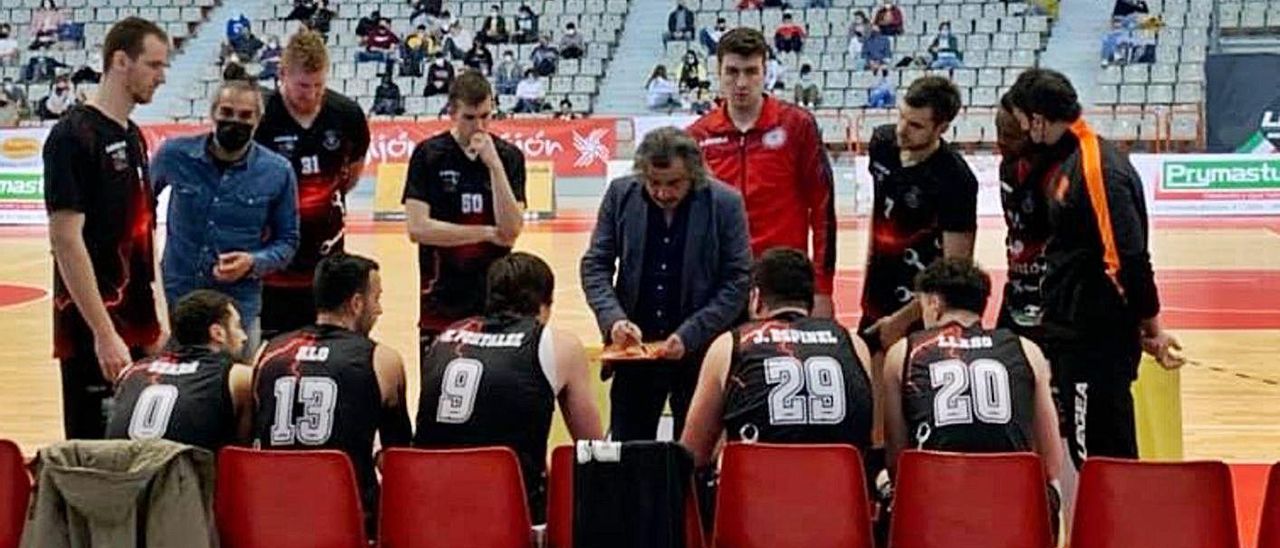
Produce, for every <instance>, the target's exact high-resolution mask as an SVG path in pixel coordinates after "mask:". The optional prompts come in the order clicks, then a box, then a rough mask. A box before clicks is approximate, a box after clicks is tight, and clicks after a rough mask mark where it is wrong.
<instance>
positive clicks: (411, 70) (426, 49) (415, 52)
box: [400, 25, 440, 76]
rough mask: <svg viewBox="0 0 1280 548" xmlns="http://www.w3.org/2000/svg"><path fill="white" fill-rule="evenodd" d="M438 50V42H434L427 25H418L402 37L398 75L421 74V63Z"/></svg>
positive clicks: (434, 38)
mask: <svg viewBox="0 0 1280 548" xmlns="http://www.w3.org/2000/svg"><path fill="white" fill-rule="evenodd" d="M439 50H440V44H439V43H438V42H436V37H435V36H432V35H431V33H430V32H427V26H426V25H418V28H417V30H415V31H414V32H413V33H412V34H410V35H408V36H406V37H405V38H404V49H403V55H402V56H401V59H400V75H401V76H422V64H423V63H425V62H426V60H427V58H428V57H430V56H432V55H435V53H436V52H437V51H439Z"/></svg>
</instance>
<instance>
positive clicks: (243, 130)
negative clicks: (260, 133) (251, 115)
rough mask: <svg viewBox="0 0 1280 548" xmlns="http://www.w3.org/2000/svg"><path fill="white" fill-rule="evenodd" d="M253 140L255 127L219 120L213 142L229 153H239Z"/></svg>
mask: <svg viewBox="0 0 1280 548" xmlns="http://www.w3.org/2000/svg"><path fill="white" fill-rule="evenodd" d="M252 138H253V126H252V125H249V124H246V123H244V122H239V121H236V120H218V125H217V128H216V129H215V130H214V133H213V140H214V141H215V142H217V143H218V146H219V147H222V149H223V150H225V151H227V152H237V151H239V150H242V149H243V148H244V146H245V145H247V144H249V139H252Z"/></svg>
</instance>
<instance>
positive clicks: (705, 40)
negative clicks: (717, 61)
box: [698, 17, 729, 55]
mask: <svg viewBox="0 0 1280 548" xmlns="http://www.w3.org/2000/svg"><path fill="white" fill-rule="evenodd" d="M726 32H729V23H728V21H725V19H724V18H723V17H718V18H716V26H715V27H712V28H706V27H703V29H702V31H700V32H699V33H698V41H699V42H701V43H702V47H704V48H707V55H715V54H716V48H718V47H720V37H721V36H724V33H726Z"/></svg>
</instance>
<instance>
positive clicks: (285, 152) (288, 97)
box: [254, 30, 369, 340]
mask: <svg viewBox="0 0 1280 548" xmlns="http://www.w3.org/2000/svg"><path fill="white" fill-rule="evenodd" d="M328 73H329V52H328V50H327V49H326V48H325V45H324V36H322V35H321V34H319V33H317V32H315V31H310V30H304V31H301V32H299V33H297V34H295V35H293V37H291V38H290V39H289V43H288V44H287V45H286V46H285V49H284V53H283V54H282V55H281V57H280V91H279V93H276V94H273V95H272V96H270V97H268V98H267V100H266V107H265V109H264V111H263V113H262V120H261V122H260V123H259V125H258V131H257V132H256V133H255V134H254V140H256V141H257V142H258V143H259V144H261V145H263V146H265V147H267V148H269V149H271V150H272V151H274V152H277V153H279V154H280V155H282V156H284V157H285V158H287V159H289V161H290V163H291V164H292V165H293V170H294V172H295V174H296V175H297V179H298V222H299V232H300V236H301V240H300V241H299V242H298V249H297V252H296V253H295V254H294V256H293V261H292V262H290V263H289V266H287V267H285V268H284V269H283V270H279V271H276V272H273V273H271V274H269V275H267V276H266V277H265V278H264V280H263V288H262V311H261V323H262V338H263V339H264V340H265V339H268V338H270V337H272V336H274V335H277V334H279V333H283V332H285V331H290V330H293V329H297V328H299V327H302V326H304V325H309V324H310V323H311V322H312V321H313V320H314V319H315V307H314V305H313V302H312V288H311V282H312V273H313V272H314V271H315V268H316V264H317V263H318V262H319V261H320V259H322V258H323V257H324V256H326V255H328V254H330V253H337V252H341V251H342V250H343V243H344V235H345V233H346V232H345V220H344V217H345V215H346V196H347V193H348V192H350V191H351V189H352V188H354V187H355V185H356V182H357V181H359V180H360V172H361V170H362V169H363V167H364V156H365V152H367V151H368V149H369V125H368V122H367V121H366V120H365V116H364V112H363V111H362V110H361V109H360V105H359V104H357V103H356V102H355V101H352V100H351V99H349V98H347V97H346V96H344V95H342V94H340V93H338V92H336V91H333V90H330V89H328V88H327V87H326V82H327V80H328Z"/></svg>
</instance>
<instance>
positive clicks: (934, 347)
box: [882, 259, 1063, 479]
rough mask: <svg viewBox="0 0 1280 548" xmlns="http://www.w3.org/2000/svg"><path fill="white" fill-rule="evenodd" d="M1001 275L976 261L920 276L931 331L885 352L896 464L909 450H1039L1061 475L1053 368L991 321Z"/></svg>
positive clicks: (889, 436) (889, 444)
mask: <svg viewBox="0 0 1280 548" xmlns="http://www.w3.org/2000/svg"><path fill="white" fill-rule="evenodd" d="M990 293H991V279H990V278H988V277H987V274H986V273H985V272H983V271H982V270H981V269H979V268H978V267H977V266H976V265H974V264H973V262H972V261H970V260H968V259H943V260H940V261H938V262H936V263H934V264H932V265H930V266H929V268H927V269H925V270H924V272H922V273H921V274H920V275H919V276H918V277H917V282H916V300H917V301H918V302H920V305H921V311H922V318H923V319H924V322H925V326H926V329H925V330H924V331H919V332H916V333H912V334H911V335H909V336H908V337H907V338H906V339H905V340H902V341H899V342H898V343H897V344H895V345H894V346H893V347H892V348H890V349H889V352H888V354H887V356H886V357H885V370H884V389H883V390H882V393H883V394H884V400H885V411H886V424H885V431H886V449H887V450H888V456H889V461H888V462H889V468H890V470H893V469H894V465H895V464H896V458H897V455H898V453H899V452H901V451H902V450H903V449H906V448H918V449H932V450H939V451H952V452H960V453H991V452H1015V451H1034V452H1036V453H1038V454H1039V455H1040V458H1041V459H1042V460H1043V462H1044V468H1045V475H1046V476H1047V477H1048V478H1050V479H1054V478H1056V477H1057V476H1058V473H1059V470H1060V468H1061V466H1062V460H1063V450H1062V441H1061V439H1060V438H1059V437H1058V420H1057V411H1055V409H1054V406H1053V397H1052V395H1051V394H1050V390H1049V386H1050V378H1049V365H1048V362H1047V361H1046V360H1045V358H1044V355H1043V354H1041V352H1040V348H1039V347H1037V346H1036V345H1035V343H1033V342H1031V341H1029V340H1027V339H1025V338H1022V337H1019V336H1018V335H1016V334H1014V333H1013V332H1012V331H1010V330H1008V329H1003V328H998V329H986V328H983V327H982V321H981V320H982V311H983V309H984V308H986V302H987V297H988V296H990Z"/></svg>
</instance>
